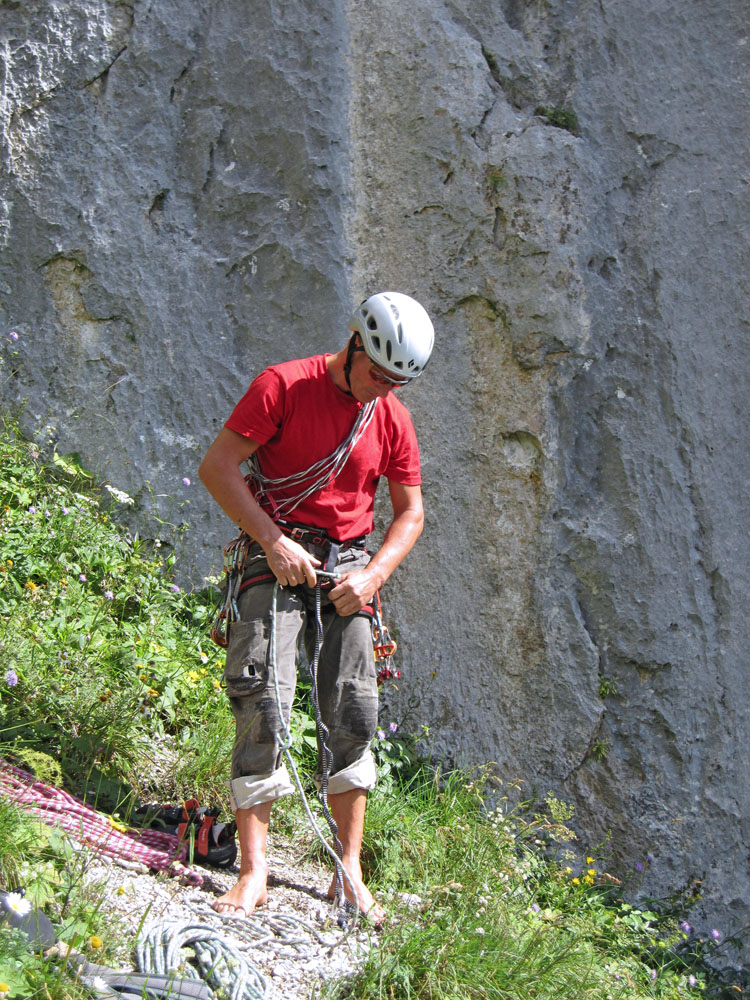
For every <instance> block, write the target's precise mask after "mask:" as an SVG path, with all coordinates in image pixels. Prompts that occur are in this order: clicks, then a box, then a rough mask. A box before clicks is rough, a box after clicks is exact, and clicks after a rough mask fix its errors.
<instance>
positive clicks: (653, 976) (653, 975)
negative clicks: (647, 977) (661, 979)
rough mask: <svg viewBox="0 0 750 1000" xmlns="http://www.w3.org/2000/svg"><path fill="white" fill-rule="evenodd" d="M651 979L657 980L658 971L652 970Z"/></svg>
mask: <svg viewBox="0 0 750 1000" xmlns="http://www.w3.org/2000/svg"><path fill="white" fill-rule="evenodd" d="M651 978H652V979H656V969H652V970H651Z"/></svg>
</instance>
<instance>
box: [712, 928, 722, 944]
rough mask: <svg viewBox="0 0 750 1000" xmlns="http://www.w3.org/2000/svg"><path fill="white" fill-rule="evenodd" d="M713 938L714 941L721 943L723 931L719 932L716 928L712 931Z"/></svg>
mask: <svg viewBox="0 0 750 1000" xmlns="http://www.w3.org/2000/svg"><path fill="white" fill-rule="evenodd" d="M711 937H712V938H713V939H714V941H719V940H720V939H721V931H717V930H716V928H715V927H714V929H713V930H712V931H711Z"/></svg>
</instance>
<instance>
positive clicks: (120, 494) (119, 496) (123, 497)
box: [105, 484, 135, 504]
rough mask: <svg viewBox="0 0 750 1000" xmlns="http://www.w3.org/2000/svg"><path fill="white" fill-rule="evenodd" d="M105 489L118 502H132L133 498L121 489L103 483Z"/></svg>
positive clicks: (133, 501)
mask: <svg viewBox="0 0 750 1000" xmlns="http://www.w3.org/2000/svg"><path fill="white" fill-rule="evenodd" d="M105 489H106V490H107V491H108V492H109V493H110V494H111V495H112V496H113V497H114V498H115V500H116V501H117V502H118V503H124V504H134V503H135V500H134V499H133V498H132V497H131V496H128V494H127V493H125V492H124V491H123V490H118V489H115V487H114V486H109V485H108V484H107V485H105Z"/></svg>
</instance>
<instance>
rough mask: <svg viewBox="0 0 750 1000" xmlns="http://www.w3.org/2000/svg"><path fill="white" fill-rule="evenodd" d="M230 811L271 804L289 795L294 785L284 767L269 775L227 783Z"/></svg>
mask: <svg viewBox="0 0 750 1000" xmlns="http://www.w3.org/2000/svg"><path fill="white" fill-rule="evenodd" d="M229 789H230V794H231V799H232V809H233V810H234V811H235V812H236V811H237V810H238V809H252V807H253V806H259V805H261V804H262V803H263V802H273V801H274V799H280V798H281V796H282V795H291V793H292V792H293V791H294V785H293V784H292V781H291V779H290V777H289V772H288V771H287V769H286V765H285V764H282V765H281V767H280V768H278V769H277V770H275V771H271V773H270V774H254V775H248V776H246V777H242V778H232V780H231V781H230V782H229Z"/></svg>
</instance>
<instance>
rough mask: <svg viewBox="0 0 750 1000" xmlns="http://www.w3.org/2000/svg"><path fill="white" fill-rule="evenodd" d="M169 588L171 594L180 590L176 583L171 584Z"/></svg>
mask: <svg viewBox="0 0 750 1000" xmlns="http://www.w3.org/2000/svg"><path fill="white" fill-rule="evenodd" d="M171 590H172V593H173V594H179V592H180V588H179V587H178V586H177V584H176V583H173V584H172V587H171Z"/></svg>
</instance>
